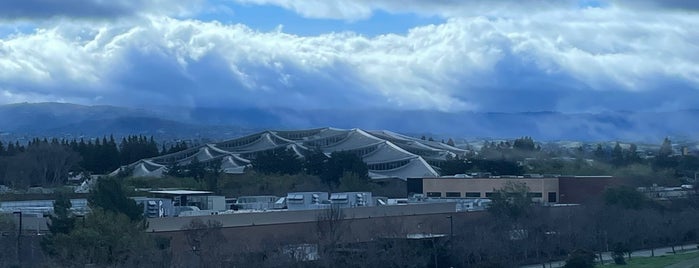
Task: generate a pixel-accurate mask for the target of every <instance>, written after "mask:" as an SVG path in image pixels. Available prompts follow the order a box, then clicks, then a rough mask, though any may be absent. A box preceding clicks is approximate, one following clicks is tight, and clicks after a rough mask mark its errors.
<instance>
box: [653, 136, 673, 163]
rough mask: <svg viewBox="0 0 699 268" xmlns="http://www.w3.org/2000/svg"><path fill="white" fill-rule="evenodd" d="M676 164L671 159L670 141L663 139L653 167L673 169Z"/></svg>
mask: <svg viewBox="0 0 699 268" xmlns="http://www.w3.org/2000/svg"><path fill="white" fill-rule="evenodd" d="M676 165H677V162H676V161H674V159H673V158H672V141H670V139H668V138H665V139H664V140H663V144H662V145H660V150H658V156H657V157H656V158H655V166H656V167H658V168H673V167H675V166H676Z"/></svg>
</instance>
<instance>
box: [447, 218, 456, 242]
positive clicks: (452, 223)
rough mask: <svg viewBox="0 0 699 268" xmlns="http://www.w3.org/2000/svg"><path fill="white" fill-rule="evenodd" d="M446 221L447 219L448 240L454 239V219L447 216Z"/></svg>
mask: <svg viewBox="0 0 699 268" xmlns="http://www.w3.org/2000/svg"><path fill="white" fill-rule="evenodd" d="M447 219H449V239H453V238H454V217H453V216H451V215H449V216H447Z"/></svg>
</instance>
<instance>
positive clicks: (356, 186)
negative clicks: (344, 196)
mask: <svg viewBox="0 0 699 268" xmlns="http://www.w3.org/2000/svg"><path fill="white" fill-rule="evenodd" d="M371 188H372V187H371V184H370V181H369V178H368V177H366V176H360V175H357V174H356V173H353V172H345V173H344V174H342V178H340V186H339V188H338V190H339V191H341V192H365V191H371Z"/></svg>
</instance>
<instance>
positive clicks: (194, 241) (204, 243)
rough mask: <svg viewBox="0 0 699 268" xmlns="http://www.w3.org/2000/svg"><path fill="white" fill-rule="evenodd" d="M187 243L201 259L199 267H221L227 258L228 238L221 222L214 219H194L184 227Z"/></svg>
mask: <svg viewBox="0 0 699 268" xmlns="http://www.w3.org/2000/svg"><path fill="white" fill-rule="evenodd" d="M182 230H184V233H185V237H186V238H187V245H189V247H190V249H191V250H192V253H194V255H196V256H197V258H198V259H199V267H200V268H205V267H220V266H221V265H222V263H223V261H224V260H225V257H226V256H225V253H224V251H223V248H224V246H223V245H224V244H225V243H226V242H227V241H226V238H225V237H224V236H223V233H222V232H221V222H219V221H214V220H207V221H206V222H204V221H202V220H201V219H199V218H195V219H193V220H192V221H191V222H189V224H187V225H185V226H183V227H182Z"/></svg>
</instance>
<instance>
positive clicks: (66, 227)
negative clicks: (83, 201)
mask: <svg viewBox="0 0 699 268" xmlns="http://www.w3.org/2000/svg"><path fill="white" fill-rule="evenodd" d="M72 206H73V205H72V204H71V203H70V198H68V195H66V194H63V193H60V194H58V196H56V200H55V201H54V203H53V215H49V219H50V221H49V222H48V227H49V235H47V236H46V237H44V238H43V239H42V240H41V248H42V249H43V250H44V252H46V253H47V254H48V255H49V256H55V255H56V254H57V252H58V249H57V248H56V237H57V236H60V235H67V234H69V233H70V232H71V231H73V229H74V228H75V218H74V217H73V215H72V213H71V212H70V208H71V207H72Z"/></svg>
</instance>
